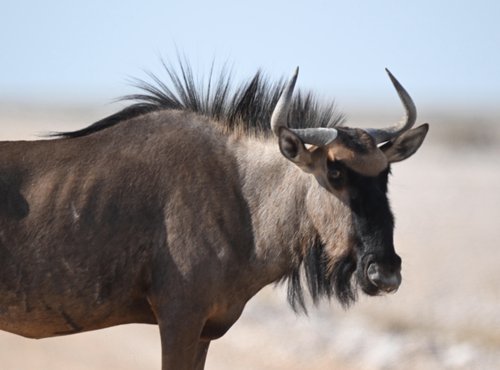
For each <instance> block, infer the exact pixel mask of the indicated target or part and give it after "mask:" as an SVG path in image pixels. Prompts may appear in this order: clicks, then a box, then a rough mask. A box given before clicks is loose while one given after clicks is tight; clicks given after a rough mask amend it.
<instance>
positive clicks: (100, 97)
mask: <svg viewBox="0 0 500 370" xmlns="http://www.w3.org/2000/svg"><path fill="white" fill-rule="evenodd" d="M499 16H500V2H498V1H474V2H471V1H436V0H433V1H427V0H425V1H413V2H403V1H380V0H379V1H318V0H308V1H294V0H289V1H281V0H280V1H272V0H267V1H262V0H253V1H249V2H238V1H236V0H232V1H226V0H212V1H187V0H185V1H151V0H145V1H140V2H139V1H115V0H111V1H104V0H101V1H96V0H86V1H73V2H69V1H52V0H45V1H22V0H19V1H9V2H4V3H3V4H2V10H1V12H0V45H1V57H0V100H1V99H11V100H23V101H49V102H50V101H60V100H63V101H68V102H79V101H81V102H102V103H109V102H110V101H112V100H113V99H114V98H116V97H117V96H120V95H123V94H127V93H131V92H133V91H134V90H133V89H132V88H131V87H130V86H129V85H128V83H127V80H128V79H129V77H131V76H133V77H145V73H144V70H149V71H152V72H154V73H157V74H159V75H160V76H161V75H162V74H161V63H160V62H159V58H160V56H162V57H164V58H167V59H168V58H170V59H175V58H176V49H178V50H180V52H181V53H183V54H185V55H186V56H187V58H188V59H189V60H190V61H191V64H192V65H193V68H194V69H195V70H198V71H201V72H203V71H207V70H208V68H209V66H210V63H211V61H212V60H213V59H214V58H215V59H216V60H217V61H219V62H221V63H223V62H225V61H229V64H230V65H231V66H232V68H233V71H234V73H235V75H236V77H237V78H238V79H244V78H246V77H248V76H250V75H251V74H252V73H253V72H255V71H256V70H257V69H258V68H262V69H263V70H264V71H265V72H266V73H267V74H268V75H269V76H272V77H276V78H279V77H281V76H284V75H287V74H289V73H290V71H291V70H292V69H293V68H294V67H295V66H296V65H299V66H300V68H301V72H300V77H299V86H300V87H302V88H306V89H313V90H315V91H317V92H318V94H319V95H320V96H324V97H335V98H336V99H337V101H338V102H339V103H340V104H341V105H352V106H356V104H359V105H362V106H371V105H377V104H380V105H393V104H397V98H396V96H395V94H394V92H393V90H392V87H391V86H390V84H389V80H388V79H387V77H386V75H385V73H384V67H389V68H390V69H391V70H392V72H393V73H394V74H395V75H396V76H397V77H398V78H399V79H400V81H401V82H402V83H403V85H404V86H405V87H407V89H408V90H409V92H410V93H411V95H412V96H413V98H414V100H415V101H416V103H417V106H419V105H424V106H439V105H440V104H445V105H448V106H449V105H460V106H475V107H477V106H482V105H492V106H493V105H496V104H498V103H500V21H499V20H498V17H499Z"/></svg>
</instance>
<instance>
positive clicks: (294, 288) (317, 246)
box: [283, 239, 357, 313]
mask: <svg viewBox="0 0 500 370" xmlns="http://www.w3.org/2000/svg"><path fill="white" fill-rule="evenodd" d="M355 270H356V260H355V259H354V257H353V256H352V255H349V254H348V255H346V256H343V257H341V258H339V259H338V260H337V261H335V262H334V263H333V265H332V264H331V263H330V262H329V257H328V255H327V254H326V252H325V246H324V244H323V243H321V241H319V239H317V240H316V241H314V242H313V244H312V245H311V246H309V248H308V249H307V252H306V254H305V256H304V257H302V258H301V260H300V262H299V264H298V265H297V266H296V267H295V268H294V269H293V270H292V271H291V272H290V274H288V275H287V276H285V277H284V278H283V281H286V282H287V283H288V284H287V285H288V292H287V296H288V302H289V303H290V306H292V308H293V310H294V311H295V312H300V311H302V312H305V313H307V305H306V300H305V297H304V287H303V285H304V284H305V286H306V287H307V290H308V292H309V294H310V297H311V299H312V301H313V303H314V304H315V305H316V304H318V303H319V301H320V299H322V298H326V299H327V300H331V299H332V298H333V297H335V298H336V299H337V301H338V302H339V303H340V304H341V305H342V307H344V308H348V307H349V306H350V305H351V304H353V303H354V302H355V301H356V299H357V294H356V281H355V277H354V276H353V275H354V272H355Z"/></svg>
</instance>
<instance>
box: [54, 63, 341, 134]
mask: <svg viewBox="0 0 500 370" xmlns="http://www.w3.org/2000/svg"><path fill="white" fill-rule="evenodd" d="M163 66H164V69H165V71H166V74H167V76H168V81H167V82H164V81H162V80H161V79H160V78H159V77H157V76H156V75H154V74H153V73H147V74H148V76H149V78H150V80H151V81H150V82H148V81H145V80H140V79H134V80H133V83H134V85H135V86H136V87H137V88H138V89H139V90H140V92H139V93H137V94H132V95H127V96H125V97H123V98H121V99H119V100H122V101H131V102H132V104H131V105H130V106H128V107H126V108H124V109H123V110H121V111H119V112H117V113H115V114H112V115H111V116H108V117H106V118H104V119H102V120H100V121H97V122H95V123H94V124H92V125H90V126H88V127H86V128H83V129H80V130H77V131H71V132H59V133H55V134H53V135H51V136H57V137H63V138H75V137H80V136H87V135H90V134H92V133H94V132H97V131H101V130H104V129H106V128H109V127H112V126H115V125H117V124H119V123H120V122H123V121H126V120H128V119H132V118H135V117H138V116H141V115H144V114H147V113H150V112H155V111H161V110H183V111H189V112H194V113H198V114H200V115H203V116H206V117H209V118H211V119H213V120H215V121H217V122H219V123H221V124H222V125H223V127H225V128H227V129H228V130H229V131H230V132H231V131H235V130H238V131H241V132H243V133H245V134H257V135H259V134H263V135H268V134H270V132H271V128H270V120H271V115H272V112H273V110H274V107H275V106H276V103H277V101H278V99H279V97H280V95H281V92H282V91H283V88H284V86H285V81H284V80H283V79H281V80H279V81H278V82H270V81H269V80H268V79H267V78H266V77H264V76H263V74H262V72H261V71H257V73H255V75H254V76H253V77H252V78H251V79H250V80H248V81H247V82H244V83H242V84H240V85H239V86H237V87H236V88H233V84H232V77H231V74H230V73H229V72H227V70H226V68H223V69H222V70H221V71H220V73H219V75H218V76H217V77H214V68H213V65H212V68H211V70H210V73H209V75H208V78H206V79H205V81H203V80H202V81H201V82H200V80H198V79H196V78H195V76H194V74H193V71H192V69H191V66H190V65H189V63H188V62H186V61H181V60H180V59H179V62H178V67H174V66H172V64H166V63H165V62H163ZM343 121H344V116H343V114H341V113H339V112H337V110H336V108H335V104H334V102H333V101H332V102H331V103H329V104H320V103H319V102H318V100H317V99H316V98H315V97H314V96H313V94H312V93H305V94H304V93H302V92H300V91H299V92H298V93H297V94H296V95H295V98H294V101H293V107H292V109H291V110H290V114H289V122H290V127H293V128H306V127H333V126H336V125H338V124H341V123H342V122H343Z"/></svg>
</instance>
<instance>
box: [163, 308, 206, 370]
mask: <svg viewBox="0 0 500 370" xmlns="http://www.w3.org/2000/svg"><path fill="white" fill-rule="evenodd" d="M155 311H156V310H155ZM156 312H158V311H156ZM157 320H158V326H159V329H160V338H161V357H162V370H195V369H198V368H200V369H203V366H204V365H202V367H198V364H199V363H202V364H204V362H205V356H206V350H207V349H208V345H200V343H202V342H200V333H201V330H202V327H203V322H202V320H200V319H198V318H196V317H193V316H192V315H185V314H180V313H179V312H172V311H168V310H160V312H158V313H157Z"/></svg>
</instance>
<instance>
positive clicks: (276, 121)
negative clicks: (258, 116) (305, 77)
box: [271, 67, 299, 136]
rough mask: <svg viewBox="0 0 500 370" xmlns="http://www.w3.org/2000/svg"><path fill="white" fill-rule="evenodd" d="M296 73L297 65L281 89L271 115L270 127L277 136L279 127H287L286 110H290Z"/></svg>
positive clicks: (297, 71)
mask: <svg viewBox="0 0 500 370" xmlns="http://www.w3.org/2000/svg"><path fill="white" fill-rule="evenodd" d="M298 74H299V67H297V68H295V71H294V73H293V75H292V77H291V78H290V80H289V81H288V83H287V84H286V86H285V88H284V89H283V92H282V93H281V96H280V98H279V100H278V103H276V107H275V108H274V111H273V114H272V116H271V129H272V130H273V132H274V134H275V135H276V136H278V133H279V129H280V127H288V112H289V111H290V106H291V105H292V95H293V88H294V87H295V82H297V76H298Z"/></svg>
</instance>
